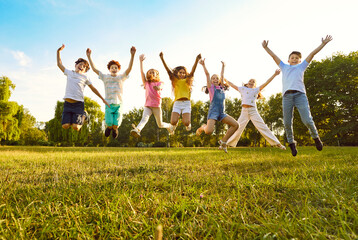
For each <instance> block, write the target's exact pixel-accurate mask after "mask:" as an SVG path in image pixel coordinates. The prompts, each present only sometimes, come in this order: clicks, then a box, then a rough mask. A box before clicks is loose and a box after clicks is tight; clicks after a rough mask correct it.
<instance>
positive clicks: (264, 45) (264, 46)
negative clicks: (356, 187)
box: [262, 40, 269, 48]
mask: <svg viewBox="0 0 358 240" xmlns="http://www.w3.org/2000/svg"><path fill="white" fill-rule="evenodd" d="M268 43H269V41H268V40H264V41H263V42H262V47H263V48H267V47H268Z"/></svg>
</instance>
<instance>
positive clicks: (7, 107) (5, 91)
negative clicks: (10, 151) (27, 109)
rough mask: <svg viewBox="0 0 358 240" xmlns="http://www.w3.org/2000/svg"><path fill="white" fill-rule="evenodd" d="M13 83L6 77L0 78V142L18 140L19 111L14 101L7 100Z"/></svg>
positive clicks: (13, 86)
mask: <svg viewBox="0 0 358 240" xmlns="http://www.w3.org/2000/svg"><path fill="white" fill-rule="evenodd" d="M14 88H15V85H14V84H13V83H12V82H11V80H10V79H9V78H7V77H4V76H3V77H1V78H0V142H3V141H4V140H6V141H10V140H14V141H16V140H18V139H19V137H20V129H19V118H16V116H20V115H21V113H20V112H19V111H21V108H20V106H19V105H18V104H17V103H16V102H9V98H10V95H11V89H14Z"/></svg>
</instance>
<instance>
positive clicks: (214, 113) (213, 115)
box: [208, 108, 227, 121]
mask: <svg viewBox="0 0 358 240" xmlns="http://www.w3.org/2000/svg"><path fill="white" fill-rule="evenodd" d="M225 117H227V114H226V113H224V112H222V111H218V109H215V108H213V109H209V113H208V120H209V119H214V120H216V121H221V120H223V119H224V118H225Z"/></svg>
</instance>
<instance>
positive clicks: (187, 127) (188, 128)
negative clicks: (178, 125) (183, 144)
mask: <svg viewBox="0 0 358 240" xmlns="http://www.w3.org/2000/svg"><path fill="white" fill-rule="evenodd" d="M185 129H186V130H187V131H190V130H191V123H190V124H189V126H186V127H185Z"/></svg>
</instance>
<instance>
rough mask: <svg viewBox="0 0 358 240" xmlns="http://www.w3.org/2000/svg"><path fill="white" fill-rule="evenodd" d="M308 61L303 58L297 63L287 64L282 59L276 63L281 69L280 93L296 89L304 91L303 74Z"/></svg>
mask: <svg viewBox="0 0 358 240" xmlns="http://www.w3.org/2000/svg"><path fill="white" fill-rule="evenodd" d="M308 65H309V63H308V62H307V61H306V60H304V61H303V62H302V63H300V64H297V65H288V64H285V63H283V62H282V61H281V62H280V64H279V65H278V66H279V67H280V68H281V71H282V94H285V92H286V91H287V90H297V91H300V92H303V93H306V88H305V84H304V82H303V76H304V73H305V71H306V68H307V66H308Z"/></svg>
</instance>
